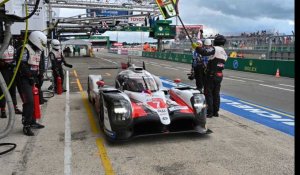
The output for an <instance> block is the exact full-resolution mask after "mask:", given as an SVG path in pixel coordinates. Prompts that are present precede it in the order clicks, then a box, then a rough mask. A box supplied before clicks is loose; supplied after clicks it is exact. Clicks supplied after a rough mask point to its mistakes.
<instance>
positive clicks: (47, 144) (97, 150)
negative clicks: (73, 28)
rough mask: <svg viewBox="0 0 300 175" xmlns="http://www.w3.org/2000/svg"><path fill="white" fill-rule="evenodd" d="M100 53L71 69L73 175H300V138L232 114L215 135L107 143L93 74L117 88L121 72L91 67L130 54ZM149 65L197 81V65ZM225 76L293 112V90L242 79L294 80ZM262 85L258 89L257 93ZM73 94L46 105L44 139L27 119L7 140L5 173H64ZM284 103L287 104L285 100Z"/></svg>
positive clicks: (232, 85) (215, 122) (241, 89)
mask: <svg viewBox="0 0 300 175" xmlns="http://www.w3.org/2000/svg"><path fill="white" fill-rule="evenodd" d="M96 56H97V57H96V58H79V57H78V58H68V59H67V61H68V62H70V63H71V64H73V66H74V69H75V70H76V71H75V72H76V73H75V72H74V70H70V114H69V115H70V122H71V136H72V137H71V151H72V160H71V171H72V172H73V174H120V175H136V174H153V175H156V174H174V175H175V174H189V175H190V174H294V137H291V136H289V135H287V134H285V133H282V132H280V131H277V130H275V129H272V128H269V127H266V126H264V125H261V124H259V123H256V122H253V121H250V120H247V119H244V118H241V117H239V116H237V115H233V114H232V113H229V112H227V111H224V110H222V111H221V112H220V114H221V116H220V117H219V118H212V119H208V127H209V128H210V129H212V130H213V131H214V133H213V134H210V135H208V136H199V135H191V134H179V135H162V136H155V137H146V138H140V139H136V140H133V141H130V142H125V143H121V144H109V143H107V142H106V141H105V140H104V139H103V138H104V136H103V133H101V132H100V131H99V127H98V125H97V118H96V116H95V113H94V112H93V111H92V110H91V111H90V112H88V111H89V109H88V108H89V107H86V105H85V102H84V100H86V96H84V95H82V94H86V92H85V91H86V88H87V76H88V74H101V75H102V76H103V77H104V80H105V83H106V84H110V85H113V84H114V79H113V78H114V77H115V75H116V74H117V70H88V67H96V66H112V65H114V63H113V62H115V63H117V64H119V65H120V62H126V61H127V57H128V56H120V55H111V54H108V53H101V54H98V55H96ZM142 60H145V61H147V62H149V64H148V63H146V68H147V70H149V71H150V72H152V73H155V74H156V75H160V76H164V77H168V78H169V79H174V78H181V79H182V80H183V83H187V84H192V85H193V84H194V82H190V81H189V80H187V77H186V73H187V72H186V71H189V69H190V65H186V64H182V63H173V62H167V61H161V60H155V59H144V58H140V57H133V59H132V61H133V62H136V64H140V65H141V61H142ZM224 74H225V77H227V78H231V79H224V81H223V84H222V92H226V93H228V94H230V95H234V96H235V97H238V98H241V99H247V100H248V101H252V102H255V103H257V104H261V105H265V106H269V107H272V108H274V109H278V110H281V111H286V112H287V113H293V111H294V106H293V104H294V103H293V97H292V96H293V93H291V92H290V91H288V92H285V91H284V90H282V91H278V90H275V89H272V88H270V89H264V88H263V87H260V86H259V85H258V84H257V83H262V82H258V81H251V80H245V79H241V78H236V77H243V78H247V79H253V80H259V81H264V83H266V84H267V83H268V84H275V83H277V84H287V85H291V83H292V81H293V80H292V79H287V78H280V79H275V78H274V79H271V78H273V77H270V76H267V75H258V74H255V75H253V74H251V73H250V74H245V73H242V72H234V71H225V73H224ZM232 79H234V80H232ZM238 80H243V81H245V82H241V81H238ZM244 83H245V84H244ZM79 84H80V85H79ZM80 86H82V89H81V87H80ZM254 88H258V90H255V91H254V90H253V89H254ZM288 89H289V88H288ZM81 90H82V91H81ZM237 92H238V93H237ZM247 92H248V93H247ZM247 94H248V95H247ZM65 95H66V94H63V95H61V96H55V97H54V98H52V99H50V100H49V102H48V103H47V104H46V105H45V106H43V114H44V115H43V121H42V123H43V124H45V125H46V128H45V129H43V130H40V131H38V134H37V136H35V137H32V138H28V137H24V136H23V135H22V134H21V130H20V128H21V125H20V121H19V122H17V123H16V126H15V129H14V131H13V133H11V135H10V136H9V137H7V138H5V139H4V140H3V139H2V140H3V141H11V142H16V143H18V147H17V149H16V151H15V152H14V153H12V154H10V155H5V157H4V156H3V157H1V159H0V167H1V171H2V172H3V173H4V174H12V172H16V173H17V174H62V173H64V140H65V138H64V137H65V136H64V133H65V131H64V130H65V126H64V116H65V108H66V107H65V101H66V96H65ZM282 96H284V97H285V98H282ZM255 97H257V98H255ZM277 99H286V100H281V101H280V102H278V100H277ZM284 104H289V105H287V106H284ZM88 113H90V114H88ZM89 115H91V116H89ZM2 140H1V141H2ZM109 163H110V164H109Z"/></svg>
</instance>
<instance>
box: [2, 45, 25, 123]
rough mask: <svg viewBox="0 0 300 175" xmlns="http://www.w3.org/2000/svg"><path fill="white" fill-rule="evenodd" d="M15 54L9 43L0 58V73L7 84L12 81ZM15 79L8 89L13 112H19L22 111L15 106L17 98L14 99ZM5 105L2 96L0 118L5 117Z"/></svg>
mask: <svg viewBox="0 0 300 175" xmlns="http://www.w3.org/2000/svg"><path fill="white" fill-rule="evenodd" d="M14 56H15V48H14V47H13V46H12V45H9V46H8V48H7V49H6V50H5V51H4V53H3V56H2V58H1V59H0V71H1V73H2V76H3V78H4V80H5V83H6V84H7V86H8V85H9V83H10V82H11V81H12V78H13V75H14V69H15V66H16V61H15V59H14ZM15 82H16V81H15V80H14V81H13V82H12V85H11V87H10V89H9V92H10V96H11V98H12V101H13V104H14V107H15V113H16V114H21V113H22V111H21V110H19V109H18V108H17V99H16V83H15ZM0 94H2V91H1V89H0ZM5 106H6V101H5V98H2V99H1V100H0V108H1V114H0V118H6V117H7V116H6V112H5Z"/></svg>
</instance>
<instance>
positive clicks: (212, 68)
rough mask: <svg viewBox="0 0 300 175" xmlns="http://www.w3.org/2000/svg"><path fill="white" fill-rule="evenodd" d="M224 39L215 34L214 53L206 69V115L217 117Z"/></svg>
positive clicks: (225, 56) (223, 57)
mask: <svg viewBox="0 0 300 175" xmlns="http://www.w3.org/2000/svg"><path fill="white" fill-rule="evenodd" d="M225 43H226V39H225V37H224V36H223V35H217V36H216V37H215V39H214V47H213V48H214V49H215V53H214V55H213V56H212V57H210V59H209V60H208V64H207V71H206V88H205V96H206V103H207V105H208V109H207V117H208V118H211V117H213V116H214V117H219V108H220V90H221V82H222V80H223V69H224V66H225V62H226V60H227V57H228V56H227V54H226V52H225V50H224V48H223V46H224V45H225Z"/></svg>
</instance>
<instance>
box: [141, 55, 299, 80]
mask: <svg viewBox="0 0 300 175" xmlns="http://www.w3.org/2000/svg"><path fill="white" fill-rule="evenodd" d="M142 56H143V57H148V58H156V59H161V60H168V61H175V62H181V63H188V64H191V63H192V55H191V54H178V53H164V52H143V53H142ZM225 68H226V69H232V70H237V71H245V72H253V73H261V74H269V75H275V74H276V71H277V69H279V71H280V76H284V77H291V78H294V77H295V61H290V60H261V59H249V58H230V57H229V58H228V59H227V61H226V64H225Z"/></svg>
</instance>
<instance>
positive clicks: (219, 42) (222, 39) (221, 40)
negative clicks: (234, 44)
mask: <svg viewBox="0 0 300 175" xmlns="http://www.w3.org/2000/svg"><path fill="white" fill-rule="evenodd" d="M225 43H226V38H225V37H224V36H223V35H217V36H216V37H215V40H214V45H215V46H221V45H224V44H225Z"/></svg>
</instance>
